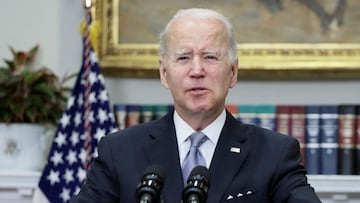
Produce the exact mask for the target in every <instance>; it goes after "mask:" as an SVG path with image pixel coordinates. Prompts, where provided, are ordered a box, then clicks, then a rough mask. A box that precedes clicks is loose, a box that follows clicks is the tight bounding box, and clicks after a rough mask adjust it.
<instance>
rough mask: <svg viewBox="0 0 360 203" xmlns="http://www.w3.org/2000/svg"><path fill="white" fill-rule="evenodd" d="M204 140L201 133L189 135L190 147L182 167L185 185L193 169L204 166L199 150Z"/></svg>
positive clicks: (204, 136) (203, 135) (205, 138)
mask: <svg viewBox="0 0 360 203" xmlns="http://www.w3.org/2000/svg"><path fill="white" fill-rule="evenodd" d="M206 140H207V137H206V135H205V134H204V133H202V132H194V133H193V134H191V135H190V141H191V146H190V149H189V152H188V153H187V154H186V156H185V159H184V162H183V167H182V172H183V179H184V184H186V181H187V179H188V177H189V175H190V173H191V170H192V169H193V168H195V167H196V166H199V165H201V166H206V162H205V159H204V157H203V156H202V154H201V152H200V150H199V147H200V146H201V144H203V143H204V142H206Z"/></svg>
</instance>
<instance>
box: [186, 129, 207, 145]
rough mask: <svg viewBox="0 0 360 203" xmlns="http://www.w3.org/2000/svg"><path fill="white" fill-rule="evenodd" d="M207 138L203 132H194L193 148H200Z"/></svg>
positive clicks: (191, 138) (191, 139)
mask: <svg viewBox="0 0 360 203" xmlns="http://www.w3.org/2000/svg"><path fill="white" fill-rule="evenodd" d="M206 139H207V137H206V135H205V134H204V133H202V132H194V133H193V134H191V135H190V142H191V147H195V148H198V147H199V146H200V145H201V144H203V143H204V142H205V141H206Z"/></svg>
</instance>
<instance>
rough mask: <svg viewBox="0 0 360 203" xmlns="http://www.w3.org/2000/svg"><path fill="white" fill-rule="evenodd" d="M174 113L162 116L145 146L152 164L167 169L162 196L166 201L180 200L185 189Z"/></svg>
mask: <svg viewBox="0 0 360 203" xmlns="http://www.w3.org/2000/svg"><path fill="white" fill-rule="evenodd" d="M172 118H173V117H172V113H169V114H168V115H167V116H165V117H164V118H162V119H161V120H160V121H159V122H157V124H156V125H155V126H154V127H153V128H152V129H151V133H150V137H151V139H150V141H149V144H148V145H147V146H146V147H145V152H146V156H147V157H148V159H149V161H150V164H159V165H161V166H163V168H164V171H165V184H164V189H163V191H162V196H163V198H164V199H165V202H179V198H181V192H182V189H183V186H184V185H183V181H182V172H181V166H180V161H179V152H178V145H177V140H176V133H175V127H174V124H173V123H174V122H173V119H172Z"/></svg>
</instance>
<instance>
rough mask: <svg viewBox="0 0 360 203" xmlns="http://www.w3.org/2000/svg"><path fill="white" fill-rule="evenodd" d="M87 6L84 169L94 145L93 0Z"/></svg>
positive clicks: (86, 1)
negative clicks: (92, 91) (92, 96)
mask: <svg viewBox="0 0 360 203" xmlns="http://www.w3.org/2000/svg"><path fill="white" fill-rule="evenodd" d="M84 6H85V10H86V13H85V34H84V43H85V49H84V66H85V74H84V78H83V79H84V81H85V94H84V98H85V101H84V102H85V105H84V107H85V108H84V115H83V120H84V121H85V125H84V138H85V139H84V149H85V151H86V154H87V157H86V161H85V163H84V169H85V170H88V169H89V165H90V162H91V158H92V154H91V151H92V149H91V148H92V146H91V140H92V139H91V123H90V119H89V117H90V113H91V102H90V100H89V97H90V92H91V84H90V81H89V75H90V72H91V56H90V54H91V42H90V24H91V22H92V19H91V18H92V16H91V11H90V8H91V6H92V2H91V0H85V1H84Z"/></svg>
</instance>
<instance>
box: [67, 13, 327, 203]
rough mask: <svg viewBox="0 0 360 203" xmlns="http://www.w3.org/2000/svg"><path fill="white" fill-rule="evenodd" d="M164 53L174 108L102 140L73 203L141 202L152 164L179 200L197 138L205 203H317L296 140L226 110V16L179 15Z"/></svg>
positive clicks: (231, 77)
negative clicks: (141, 186) (139, 190)
mask: <svg viewBox="0 0 360 203" xmlns="http://www.w3.org/2000/svg"><path fill="white" fill-rule="evenodd" d="M160 55H161V58H160V79H161V82H162V84H163V85H164V87H166V88H168V89H169V90H170V92H171V94H172V96H173V100H174V109H173V110H172V111H170V112H169V113H168V114H167V115H166V116H164V117H163V118H161V119H159V120H156V121H152V122H149V123H145V124H140V125H137V126H134V127H131V128H128V129H125V130H122V131H120V132H117V133H114V134H110V135H107V136H105V137H104V138H102V139H101V141H100V143H99V146H98V152H99V155H98V157H97V158H96V160H95V161H94V163H93V165H92V166H91V169H90V171H89V173H88V177H87V181H86V183H85V184H84V185H83V187H82V188H81V191H80V193H79V194H78V195H77V196H74V197H73V199H72V201H71V202H73V203H74V202H87V203H88V202H122V203H131V202H136V201H135V197H134V193H135V190H136V187H137V184H138V183H139V180H140V178H141V176H142V175H143V172H144V170H145V169H146V168H147V167H148V166H150V165H154V164H158V165H161V166H162V167H163V169H164V172H165V174H166V179H165V181H164V187H163V190H162V199H163V200H164V201H165V202H167V203H177V202H181V192H182V190H183V188H184V184H185V182H184V179H185V180H186V178H187V177H185V176H187V175H183V174H182V168H183V167H184V165H185V162H187V160H186V159H187V156H188V155H187V153H188V151H189V148H190V145H191V142H192V141H191V140H190V139H192V138H189V135H190V134H192V133H194V132H202V133H203V134H205V135H206V136H205V139H204V141H202V143H201V144H199V146H198V150H199V151H198V154H199V156H200V157H201V158H202V159H203V161H204V162H203V163H204V165H205V166H206V167H207V168H209V172H210V179H211V184H210V188H209V191H208V197H207V201H206V202H208V203H218V202H243V203H246V202H259V203H267V202H272V203H280V202H281V203H282V202H287V203H307V202H308V203H310V202H312V203H317V202H320V200H319V198H318V197H317V195H316V194H315V192H314V190H313V188H311V186H310V185H309V184H308V183H307V178H306V170H305V169H304V167H303V166H302V165H301V161H302V160H301V155H300V150H299V143H298V142H297V140H296V139H294V138H292V137H290V136H286V135H280V134H278V133H276V132H273V131H270V130H266V129H262V128H259V127H256V126H253V125H247V124H243V123H241V122H239V121H237V120H236V119H235V118H234V117H233V116H232V115H231V114H230V113H229V112H227V111H226V110H225V99H226V95H227V93H228V90H229V89H230V88H232V87H233V86H234V85H235V84H236V82H237V74H238V58H237V48H236V41H235V38H234V34H233V30H232V25H231V24H230V23H229V22H228V20H227V19H226V18H225V17H224V16H222V15H221V14H219V13H217V12H215V11H212V10H207V9H186V10H181V11H179V12H178V13H177V14H176V15H175V16H174V17H173V18H172V19H171V20H170V22H169V23H168V24H167V26H166V27H165V29H164V31H163V32H162V33H161V34H160ZM196 136H198V135H196Z"/></svg>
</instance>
